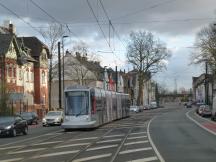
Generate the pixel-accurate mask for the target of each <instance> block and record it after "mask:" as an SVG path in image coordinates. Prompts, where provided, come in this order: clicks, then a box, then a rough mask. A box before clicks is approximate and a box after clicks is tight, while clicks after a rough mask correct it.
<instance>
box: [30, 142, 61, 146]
mask: <svg viewBox="0 0 216 162" xmlns="http://www.w3.org/2000/svg"><path fill="white" fill-rule="evenodd" d="M60 142H63V141H53V142H43V143H35V144H33V146H38V145H48V144H53V143H60Z"/></svg>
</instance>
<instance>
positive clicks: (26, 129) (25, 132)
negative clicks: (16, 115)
mask: <svg viewBox="0 0 216 162" xmlns="http://www.w3.org/2000/svg"><path fill="white" fill-rule="evenodd" d="M23 134H24V135H27V134H28V127H27V126H26V127H25V128H24V130H23Z"/></svg>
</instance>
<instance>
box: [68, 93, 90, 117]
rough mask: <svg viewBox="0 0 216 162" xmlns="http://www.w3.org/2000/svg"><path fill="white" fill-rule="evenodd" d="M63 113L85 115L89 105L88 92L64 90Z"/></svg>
mask: <svg viewBox="0 0 216 162" xmlns="http://www.w3.org/2000/svg"><path fill="white" fill-rule="evenodd" d="M66 104H67V105H66V110H65V111H66V112H65V115H76V116H77V115H86V114H88V107H89V92H87V91H73V92H66Z"/></svg>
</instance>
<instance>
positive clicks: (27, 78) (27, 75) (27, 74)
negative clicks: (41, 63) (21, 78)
mask: <svg viewBox="0 0 216 162" xmlns="http://www.w3.org/2000/svg"><path fill="white" fill-rule="evenodd" d="M26 81H27V82H29V70H28V69H27V70H26Z"/></svg>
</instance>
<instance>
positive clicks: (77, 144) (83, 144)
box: [54, 143, 90, 148]
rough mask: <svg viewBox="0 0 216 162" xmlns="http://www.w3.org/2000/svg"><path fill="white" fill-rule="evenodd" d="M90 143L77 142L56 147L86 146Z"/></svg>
mask: <svg viewBox="0 0 216 162" xmlns="http://www.w3.org/2000/svg"><path fill="white" fill-rule="evenodd" d="M89 144H90V143H75V144H69V145H62V146H56V147H54V148H65V147H73V146H85V145H89Z"/></svg>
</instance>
